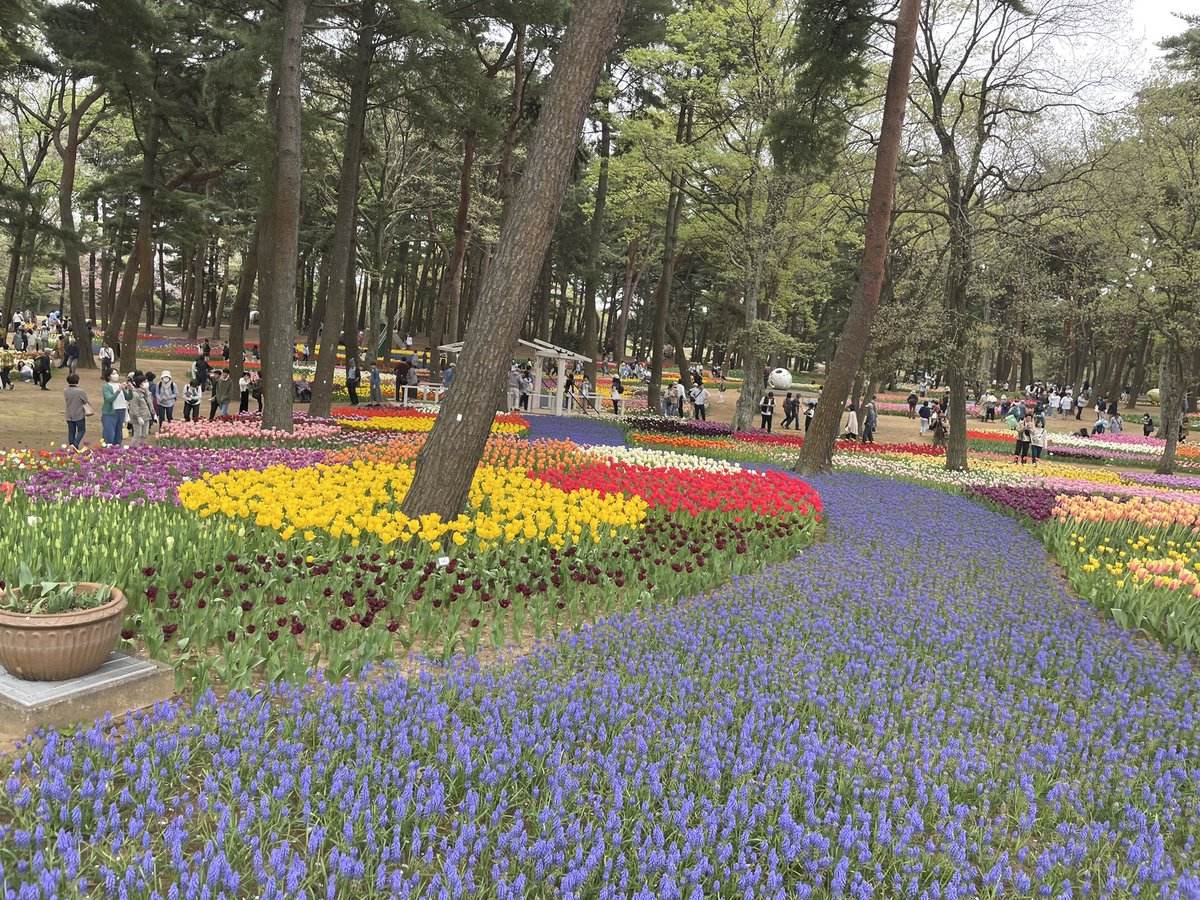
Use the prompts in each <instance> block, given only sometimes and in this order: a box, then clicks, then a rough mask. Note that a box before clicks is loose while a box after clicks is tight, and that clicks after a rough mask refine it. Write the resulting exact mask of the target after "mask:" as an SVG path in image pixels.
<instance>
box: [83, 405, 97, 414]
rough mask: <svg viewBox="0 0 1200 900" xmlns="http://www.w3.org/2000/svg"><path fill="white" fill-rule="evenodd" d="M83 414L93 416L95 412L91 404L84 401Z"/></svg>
mask: <svg viewBox="0 0 1200 900" xmlns="http://www.w3.org/2000/svg"><path fill="white" fill-rule="evenodd" d="M83 414H84V415H85V416H93V415H95V414H96V413H95V411H94V410H93V409H92V404H90V403H86V402H85V403H84V404H83Z"/></svg>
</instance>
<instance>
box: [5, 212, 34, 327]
mask: <svg viewBox="0 0 1200 900" xmlns="http://www.w3.org/2000/svg"><path fill="white" fill-rule="evenodd" d="M26 215H28V205H27V204H24V203H22V204H21V205H20V207H19V208H18V209H17V214H16V219H17V224H16V227H15V228H14V229H13V238H12V247H11V249H10V250H9V253H8V278H7V279H6V280H5V282H4V324H5V325H7V324H8V323H9V322H11V321H12V318H13V313H14V312H16V310H17V287H18V286H19V285H20V283H21V252H22V250H24V248H25V216H26Z"/></svg>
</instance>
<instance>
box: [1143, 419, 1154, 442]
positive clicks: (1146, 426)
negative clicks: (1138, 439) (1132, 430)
mask: <svg viewBox="0 0 1200 900" xmlns="http://www.w3.org/2000/svg"><path fill="white" fill-rule="evenodd" d="M1152 434H1154V417H1153V416H1151V415H1150V413H1145V414H1144V415H1143V416H1142V435H1143V436H1144V437H1150V435H1152Z"/></svg>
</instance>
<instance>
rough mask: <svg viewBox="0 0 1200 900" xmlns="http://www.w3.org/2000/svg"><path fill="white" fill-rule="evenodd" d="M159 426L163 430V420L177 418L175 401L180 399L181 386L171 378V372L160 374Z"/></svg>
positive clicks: (171, 420) (167, 420)
mask: <svg viewBox="0 0 1200 900" xmlns="http://www.w3.org/2000/svg"><path fill="white" fill-rule="evenodd" d="M157 396H158V427H159V429H160V430H161V429H162V425H163V422H173V421H174V420H175V403H176V401H177V400H179V386H178V385H176V384H175V381H174V379H173V378H171V373H170V372H163V373H162V374H161V375H159V376H158V395H157Z"/></svg>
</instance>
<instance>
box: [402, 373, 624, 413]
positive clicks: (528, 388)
mask: <svg viewBox="0 0 1200 900" xmlns="http://www.w3.org/2000/svg"><path fill="white" fill-rule="evenodd" d="M414 371H416V370H414ZM410 377H411V376H410ZM614 380H615V379H614ZM532 396H533V375H532V374H531V373H530V371H529V370H528V369H526V370H525V374H523V375H522V376H521V409H523V410H525V411H526V412H529V398H530V397H532ZM614 406H615V404H614Z"/></svg>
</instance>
